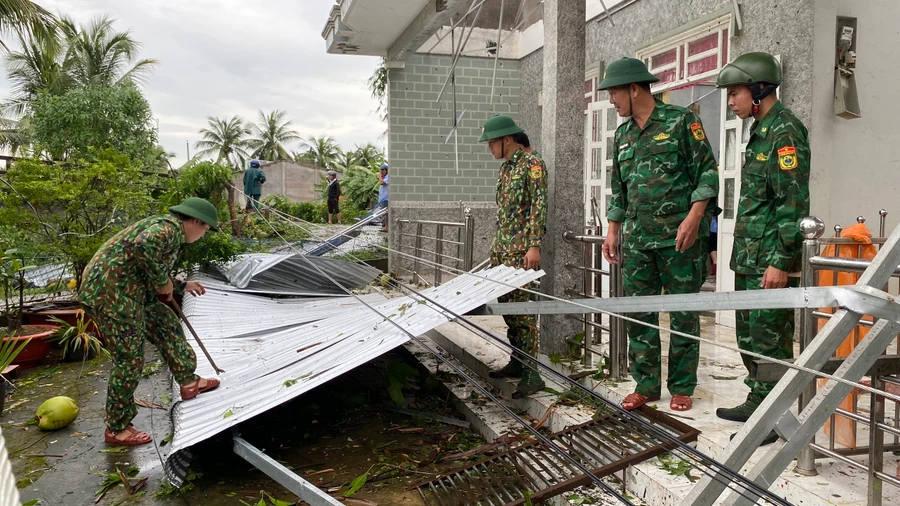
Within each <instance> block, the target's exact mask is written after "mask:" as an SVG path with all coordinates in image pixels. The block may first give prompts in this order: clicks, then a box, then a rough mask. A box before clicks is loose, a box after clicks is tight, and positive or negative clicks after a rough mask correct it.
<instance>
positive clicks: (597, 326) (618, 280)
mask: <svg viewBox="0 0 900 506" xmlns="http://www.w3.org/2000/svg"><path fill="white" fill-rule="evenodd" d="M563 239H564V240H565V241H566V242H572V241H577V242H581V243H583V252H582V263H581V264H580V265H578V264H573V263H566V268H567V269H572V270H577V271H581V272H582V285H581V286H582V291H581V292H576V291H573V290H566V295H568V296H569V297H578V298H584V299H600V298H603V280H604V278H608V279H609V282H608V283H609V285H608V286H609V296H610V297H624V296H625V289H624V286H623V284H622V267H621V265H610V267H609V269H604V268H603V252H602V250H601V247H602V245H603V242H604V241H605V240H606V237H605V236H604V235H603V227H602V226H601V225H600V224H599V223H598V224H597V225H596V226H594V227H590V228H588V229H586V234H585V235H577V234H575V233H573V232H571V231H569V232H566V233H565V234H563ZM619 243H620V244H621V241H619ZM620 256H621V255H620ZM569 316H570V317H571V318H573V319H575V320H578V321H580V322H581V323H582V324H583V328H584V337H583V339H582V341H581V342H577V341H575V340H574V339H572V338H569V339H568V340H567V341H568V344H570V345H575V346H580V347H581V349H582V363H583V365H584V366H585V367H589V368H592V367H594V366H595V365H597V366H598V368H600V369H602V368H603V363H602V362H601V363H599V364H595V362H594V355H597V356H601V357H606V358H607V359H608V361H609V375H610V377H611V378H615V379H620V378H624V377H625V376H626V375H627V374H628V339H627V335H626V332H625V321H624V320H622V319H621V318H609V320H608V321H607V323H606V324H604V323H603V317H602V315H601V314H599V313H584V314H582V315H569ZM604 333H606V335H607V336H609V342H608V343H609V345H608V351H607V352H604V351H603V350H602V349H600V348H599V347H598V346H599V345H600V344H601V342H602V340H603V339H602V338H603V334H604Z"/></svg>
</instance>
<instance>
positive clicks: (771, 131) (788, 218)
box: [731, 102, 810, 274]
mask: <svg viewBox="0 0 900 506" xmlns="http://www.w3.org/2000/svg"><path fill="white" fill-rule="evenodd" d="M809 161H810V151H809V135H808V133H807V131H806V127H804V126H803V123H802V122H800V120H799V119H797V117H796V116H794V113H792V112H791V111H790V110H788V109H785V107H784V105H782V103H781V102H777V103H776V104H775V105H774V106H773V107H772V109H770V110H769V112H767V113H766V115H765V117H763V118H762V119H761V120H760V121H759V122H757V123H756V124H754V125H753V128H752V130H751V131H750V141H749V143H748V144H747V153H746V154H745V155H744V166H743V170H742V172H741V196H740V201H739V202H738V212H737V221H736V222H735V224H734V251H733V253H732V256H731V269H732V270H733V271H735V272H738V273H742V274H761V273H763V272H764V271H765V270H766V268H767V267H769V266H772V267H775V268H777V269H780V270H783V271H788V272H798V271H799V270H800V255H801V245H802V241H803V240H802V238H801V236H800V228H799V223H800V220H801V219H803V218H804V217H806V216H808V215H809Z"/></svg>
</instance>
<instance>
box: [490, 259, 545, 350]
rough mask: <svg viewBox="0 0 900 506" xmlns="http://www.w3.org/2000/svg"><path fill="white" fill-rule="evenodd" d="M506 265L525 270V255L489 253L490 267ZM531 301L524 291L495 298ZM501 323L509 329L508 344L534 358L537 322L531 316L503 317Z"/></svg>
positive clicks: (529, 295) (515, 291) (538, 345)
mask: <svg viewBox="0 0 900 506" xmlns="http://www.w3.org/2000/svg"><path fill="white" fill-rule="evenodd" d="M497 265H508V266H510V267H517V268H519V269H524V268H525V254H524V253H522V254H520V255H510V254H503V253H496V252H493V251H492V252H491V266H492V267H493V266H497ZM524 288H526V289H529V290H530V289H532V285H531V284H528V285H526V286H525V287H524ZM529 300H531V294H530V293H528V292H526V291H524V290H514V291H512V292H510V293H508V294H506V295H502V296H500V297H497V301H498V302H500V303H501V304H502V303H505V302H528V301H529ZM503 321H504V322H506V326H507V327H509V328H508V329H507V331H506V337H507V339H509V344H511V345H513V346H515V347H516V348H518V349H520V350H522V351H524V352H525V353H527V354H529V355H531V356H532V357H534V356H536V355H537V353H538V350H539V348H540V342H541V341H540V335H539V334H538V328H537V322H536V320H535V317H534V316H531V315H503Z"/></svg>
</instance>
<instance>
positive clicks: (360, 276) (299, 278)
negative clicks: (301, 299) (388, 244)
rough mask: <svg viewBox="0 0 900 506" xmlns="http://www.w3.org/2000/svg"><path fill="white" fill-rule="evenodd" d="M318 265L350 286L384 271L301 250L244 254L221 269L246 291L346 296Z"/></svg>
mask: <svg viewBox="0 0 900 506" xmlns="http://www.w3.org/2000/svg"><path fill="white" fill-rule="evenodd" d="M313 266H315V267H313ZM316 267H318V268H319V269H322V270H323V271H325V272H327V273H328V275H330V276H331V277H333V278H334V279H335V281H337V282H338V283H340V284H341V285H342V286H346V287H348V288H360V287H363V286H366V285H368V284H369V283H370V282H371V281H372V280H373V279H375V277H376V276H378V275H379V274H381V271H379V270H378V269H376V268H374V267H371V266H369V265H365V264H357V263H351V262H345V261H342V260H337V259H333V258H321V257H307V258H302V257H301V255H300V254H299V253H294V254H287V255H276V254H271V253H252V254H248V255H241V256H240V257H238V261H236V262H234V263H231V264H229V265H227V266H225V267H223V268H221V269H218V270H219V271H220V272H221V273H222V274H223V275H224V276H225V278H226V279H227V280H228V282H229V283H230V284H231V285H233V286H234V287H235V288H238V289H241V290H243V291H252V292H257V293H272V292H273V291H275V292H278V293H291V294H298V293H302V294H306V293H310V294H317V295H323V294H335V295H343V294H344V292H343V290H342V289H341V287H340V286H337V285H335V284H334V283H333V282H332V281H331V280H329V279H328V278H326V277H325V276H323V275H322V274H321V273H320V272H319V271H318V270H317V269H316Z"/></svg>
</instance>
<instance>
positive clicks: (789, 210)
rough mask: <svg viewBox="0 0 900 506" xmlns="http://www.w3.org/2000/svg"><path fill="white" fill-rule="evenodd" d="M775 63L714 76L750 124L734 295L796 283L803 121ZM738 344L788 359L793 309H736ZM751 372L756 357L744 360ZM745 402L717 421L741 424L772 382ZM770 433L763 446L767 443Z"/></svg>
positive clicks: (806, 162)
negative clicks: (783, 94)
mask: <svg viewBox="0 0 900 506" xmlns="http://www.w3.org/2000/svg"><path fill="white" fill-rule="evenodd" d="M779 84H781V65H780V64H779V63H778V60H776V59H775V58H774V57H773V56H772V55H770V54H767V53H747V54H744V55H741V56H739V57H738V58H736V59H735V60H734V61H733V62H731V63H729V64H728V65H726V66H725V68H723V69H722V72H720V73H719V77H718V78H717V79H716V86H717V87H719V88H725V90H726V94H727V96H728V107H730V108H731V110H732V111H733V112H734V114H735V115H736V116H737V117H739V118H741V119H747V118H750V117H753V119H754V120H756V121H755V122H754V124H753V127H752V128H751V130H750V140H749V142H748V143H747V152H746V154H745V155H744V164H743V167H742V172H741V195H740V199H739V201H738V210H737V220H736V222H735V225H734V249H733V251H732V254H731V269H732V270H733V271H734V287H735V290H770V289H774V288H784V287H787V286H792V287H795V286H798V285H799V281H800V263H801V245H802V244H803V239H802V238H801V235H800V228H799V223H800V220H801V219H803V218H804V217H806V216H808V215H809V171H810V149H809V134H808V133H807V130H806V127H805V126H803V123H802V122H801V121H800V120H799V119H797V117H796V116H794V114H793V113H792V112H791V111H790V110H788V109H787V108H785V107H784V105H783V104H782V103H781V102H780V101H779V100H778V97H777V96H776V95H775V90H776V89H777V88H778V85H779ZM736 330H737V342H738V347H739V348H740V349H741V350H747V351H753V352H756V353H759V354H761V355H765V356H767V357H772V358H777V359H782V360H786V359H790V358H792V357H793V351H794V345H793V339H794V310H793V309H761V310H754V311H737V329H736ZM741 358H742V359H743V361H744V366H746V367H747V371H748V373H749V371H750V366H751V365H752V363H753V360H755V359H754V358H753V357H751V356H748V355H742V356H741ZM744 383H745V384H746V385H747V386H748V387H750V392H749V393H748V394H747V399H746V400H745V401H744V402H743V403H742V404H740V405H738V406H735V407H733V408H719V409H717V410H716V416H718V417H719V418H724V419H725V420H732V421H736V422H746V421H747V420H748V419H749V418H750V416H751V415H752V414H753V412H754V411H755V410H756V408H757V407H758V406H759V405H760V403H761V402H762V400H763V399H765V398H766V396H767V395H769V392H771V391H772V388H773V387H774V386H775V383H768V382H760V381H753V380H751V379H750V378H749V376H748V377H747V379H745V380H744ZM777 439H778V436H777V435H776V434H775V432H774V431H773V432H772V433H770V434H769V435H768V437H767V438H766V439H765V440H764V441H763V444H769V443H773V442H775V441H776V440H777Z"/></svg>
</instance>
